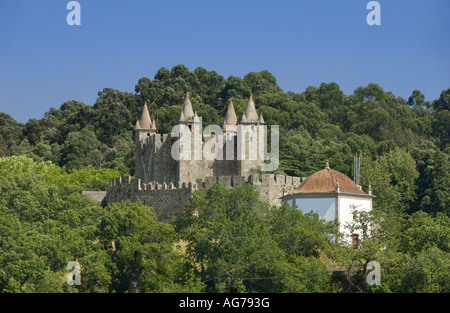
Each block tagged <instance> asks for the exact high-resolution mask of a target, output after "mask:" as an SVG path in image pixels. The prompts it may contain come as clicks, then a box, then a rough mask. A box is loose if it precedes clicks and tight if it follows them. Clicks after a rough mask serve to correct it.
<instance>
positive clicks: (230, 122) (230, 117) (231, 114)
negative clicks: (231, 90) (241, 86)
mask: <svg viewBox="0 0 450 313" xmlns="http://www.w3.org/2000/svg"><path fill="white" fill-rule="evenodd" d="M236 124H237V115H236V111H235V110H234V105H233V100H230V103H229V104H228V108H227V112H226V113H225V118H224V120H223V126H222V129H223V130H224V132H225V131H226V132H227V138H226V139H230V137H231V136H234V135H236Z"/></svg>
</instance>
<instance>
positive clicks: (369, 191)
mask: <svg viewBox="0 0 450 313" xmlns="http://www.w3.org/2000/svg"><path fill="white" fill-rule="evenodd" d="M367 193H368V194H369V195H371V194H372V185H371V184H370V182H369V187H368V189H367Z"/></svg>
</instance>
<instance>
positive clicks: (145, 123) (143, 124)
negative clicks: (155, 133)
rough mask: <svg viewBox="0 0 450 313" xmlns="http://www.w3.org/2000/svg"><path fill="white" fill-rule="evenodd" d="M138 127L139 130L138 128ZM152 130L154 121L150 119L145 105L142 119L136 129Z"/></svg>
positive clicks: (145, 104)
mask: <svg viewBox="0 0 450 313" xmlns="http://www.w3.org/2000/svg"><path fill="white" fill-rule="evenodd" d="M138 124H139V125H138ZM138 126H139V128H137V127H138ZM151 128H152V120H151V118H150V114H149V113H148V108H147V103H144V108H143V109H142V113H141V118H140V119H139V121H138V122H136V127H135V129H151Z"/></svg>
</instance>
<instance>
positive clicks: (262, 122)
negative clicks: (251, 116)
mask: <svg viewBox="0 0 450 313" xmlns="http://www.w3.org/2000/svg"><path fill="white" fill-rule="evenodd" d="M264 123H265V122H264V117H263V115H262V113H261V115H260V116H259V124H264Z"/></svg>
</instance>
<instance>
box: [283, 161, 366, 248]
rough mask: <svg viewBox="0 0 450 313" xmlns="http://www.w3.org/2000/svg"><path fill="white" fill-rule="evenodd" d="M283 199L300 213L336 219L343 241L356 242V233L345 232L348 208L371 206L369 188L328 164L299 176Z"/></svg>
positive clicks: (348, 221) (349, 218)
mask: <svg viewBox="0 0 450 313" xmlns="http://www.w3.org/2000/svg"><path fill="white" fill-rule="evenodd" d="M283 200H284V201H285V202H287V203H288V204H289V205H291V206H292V207H297V208H298V209H300V210H302V211H303V212H304V213H307V212H311V211H313V212H315V213H317V214H318V215H319V218H321V219H325V220H326V221H332V220H337V221H338V222H339V231H340V232H341V233H343V234H344V235H345V238H346V241H348V242H350V240H351V239H352V238H353V244H354V245H356V244H357V235H358V234H351V233H349V231H348V229H346V227H345V225H346V224H347V223H350V222H351V221H352V220H353V214H352V210H353V209H354V208H356V209H357V210H364V211H370V210H372V192H371V190H370V186H369V190H368V193H366V192H364V191H363V190H362V189H361V187H359V186H357V185H356V184H355V183H354V182H353V181H352V180H351V179H350V178H349V177H348V176H347V175H345V174H343V173H341V172H338V171H335V170H333V169H331V168H330V167H329V165H328V162H327V165H326V167H325V168H324V169H323V170H321V171H319V172H316V173H314V174H312V175H311V176H309V177H307V178H306V179H304V180H303V182H302V183H301V184H300V186H298V188H297V190H296V192H295V193H293V194H290V195H286V196H284V198H283Z"/></svg>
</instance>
